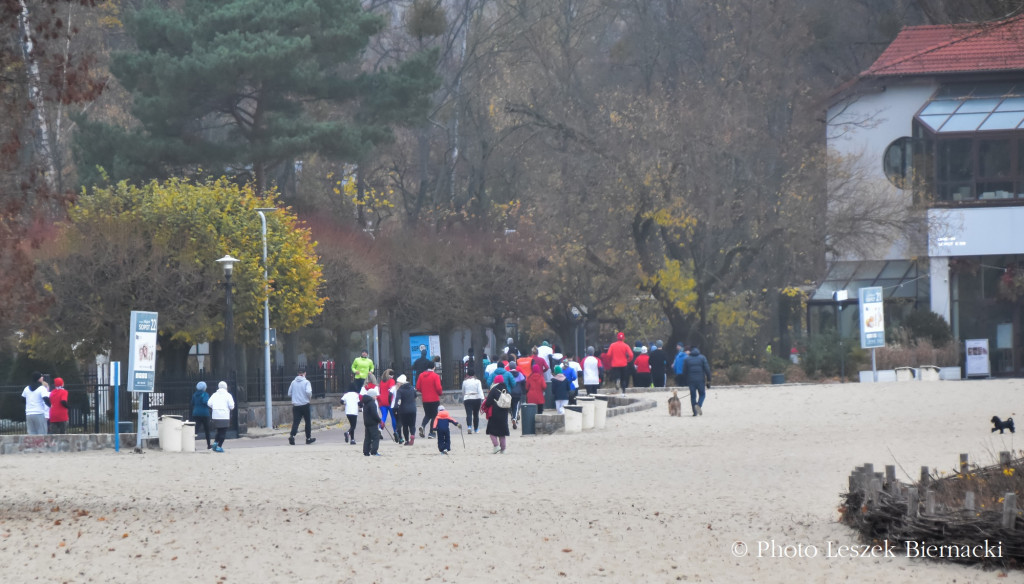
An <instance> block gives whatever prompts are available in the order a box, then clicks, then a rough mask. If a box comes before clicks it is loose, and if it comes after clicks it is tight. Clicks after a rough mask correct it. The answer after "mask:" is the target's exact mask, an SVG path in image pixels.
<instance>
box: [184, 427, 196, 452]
mask: <svg viewBox="0 0 1024 584" xmlns="http://www.w3.org/2000/svg"><path fill="white" fill-rule="evenodd" d="M181 451H182V452H195V451H196V423H195V422H185V423H184V424H182V425H181Z"/></svg>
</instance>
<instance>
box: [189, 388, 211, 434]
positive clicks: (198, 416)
mask: <svg viewBox="0 0 1024 584" xmlns="http://www.w3.org/2000/svg"><path fill="white" fill-rule="evenodd" d="M209 401H210V394H208V393H206V382H205V381H200V382H199V383H197V384H196V391H195V393H193V394H192V420H193V421H194V422H195V423H196V431H197V432H198V430H199V425H200V424H202V426H203V433H204V434H206V449H207V450H209V449H211V448H213V445H212V444H210V406H208V405H207V402H209Z"/></svg>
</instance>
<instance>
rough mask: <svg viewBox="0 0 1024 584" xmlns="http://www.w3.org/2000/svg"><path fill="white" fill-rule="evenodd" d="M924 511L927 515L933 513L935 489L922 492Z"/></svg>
mask: <svg viewBox="0 0 1024 584" xmlns="http://www.w3.org/2000/svg"><path fill="white" fill-rule="evenodd" d="M924 512H925V513H927V514H928V515H935V491H928V492H926V493H925V494H924Z"/></svg>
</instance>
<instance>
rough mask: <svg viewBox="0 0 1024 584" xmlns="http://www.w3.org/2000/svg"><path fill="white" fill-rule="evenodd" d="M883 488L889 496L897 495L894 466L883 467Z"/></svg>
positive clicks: (897, 488)
mask: <svg viewBox="0 0 1024 584" xmlns="http://www.w3.org/2000/svg"><path fill="white" fill-rule="evenodd" d="M885 486H886V491H887V492H888V493H889V494H890V495H895V494H897V493H899V490H900V489H899V486H898V485H897V484H896V465H895V464H887V465H885Z"/></svg>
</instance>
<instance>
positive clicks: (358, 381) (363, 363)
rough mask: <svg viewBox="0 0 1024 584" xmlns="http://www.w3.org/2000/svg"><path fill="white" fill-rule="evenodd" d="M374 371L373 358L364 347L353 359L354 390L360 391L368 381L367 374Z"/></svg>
mask: <svg viewBox="0 0 1024 584" xmlns="http://www.w3.org/2000/svg"><path fill="white" fill-rule="evenodd" d="M371 371H373V360H372V359H370V358H369V353H367V352H366V350H365V349H364V350H363V352H362V353H360V354H359V356H358V357H356V358H355V359H354V360H353V361H352V377H353V379H352V391H354V392H357V393H358V392H359V390H360V389H362V387H363V385H364V384H365V383H366V376H367V375H369V374H370V372H371Z"/></svg>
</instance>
